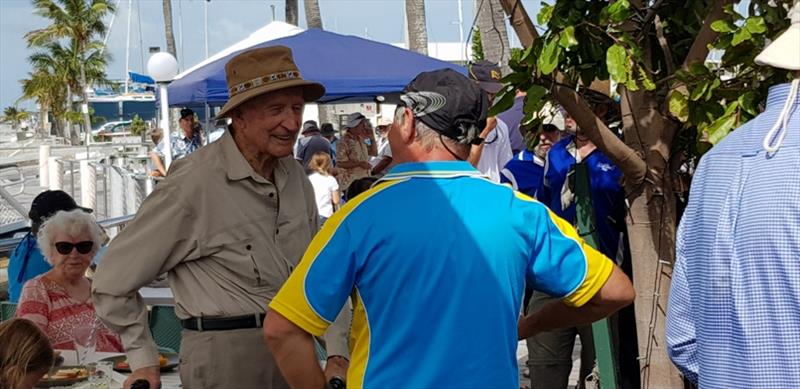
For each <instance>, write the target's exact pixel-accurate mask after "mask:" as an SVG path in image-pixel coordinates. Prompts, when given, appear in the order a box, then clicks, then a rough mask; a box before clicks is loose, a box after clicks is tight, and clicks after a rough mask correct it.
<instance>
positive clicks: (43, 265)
mask: <svg viewBox="0 0 800 389" xmlns="http://www.w3.org/2000/svg"><path fill="white" fill-rule="evenodd" d="M73 209H82V210H84V211H86V212H92V210H91V209H89V208H82V207H79V206H78V204H76V203H75V200H73V199H72V197H70V195H68V194H67V193H66V192H64V191H60V190H46V191H44V192H42V193H39V195H38V196H36V198H34V199H33V203H31V210H30V212H28V217H29V218H30V219H31V232H29V233H28V234H27V235H25V237H24V238H22V240H21V241H20V242H19V244H17V247H16V248H14V251H13V252H12V253H11V257H9V260H8V299H9V301H10V302H12V303H17V301H19V296H20V293H21V292H22V286H23V285H24V284H25V282H27V281H28V280H30V279H31V278H34V277H36V276H38V275H39V274H42V273H46V272H47V271H48V270H50V269H52V268H53V266H52V265H50V264H49V263H47V261H46V260H45V259H44V257H43V256H42V252H41V250H40V249H39V246H38V245H37V244H36V234H38V233H39V227H41V226H42V223H43V222H44V221H45V220H46V219H47V218H49V217H50V216H53V215H54V214H55V213H56V212H58V211H71V210H73Z"/></svg>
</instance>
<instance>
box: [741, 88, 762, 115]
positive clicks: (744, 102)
mask: <svg viewBox="0 0 800 389" xmlns="http://www.w3.org/2000/svg"><path fill="white" fill-rule="evenodd" d="M737 101H739V106H741V107H742V109H743V110H745V112H747V113H749V114H751V115H758V103H757V102H756V94H755V92H753V91H747V92H745V93H744V94H743V95H741V96H739V99H738V100H737Z"/></svg>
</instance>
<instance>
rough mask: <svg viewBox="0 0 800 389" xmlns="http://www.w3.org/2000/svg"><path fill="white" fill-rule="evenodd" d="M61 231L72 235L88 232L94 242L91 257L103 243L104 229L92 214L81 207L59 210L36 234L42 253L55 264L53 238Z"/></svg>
mask: <svg viewBox="0 0 800 389" xmlns="http://www.w3.org/2000/svg"><path fill="white" fill-rule="evenodd" d="M59 232H61V233H64V234H67V235H72V236H77V235H82V234H88V235H89V236H90V239H91V240H92V242H94V245H92V251H91V252H89V256H91V257H94V254H95V253H96V252H97V250H99V249H100V245H102V244H103V230H102V229H101V228H100V226H99V225H97V222H96V221H95V220H94V217H93V216H92V215H91V214H89V213H86V212H84V211H82V210H80V209H74V210H72V211H58V212H56V214H55V215H53V216H51V217H49V218H48V219H47V220H45V221H44V224H42V227H41V228H40V229H39V234H38V235H37V236H36V242H37V243H38V244H39V249H41V250H42V255H44V258H45V260H47V262H48V263H49V264H51V265H55V264H54V263H53V259H52V257H53V254H55V251H54V250H55V247H54V245H55V243H56V242H53V239H54V238H55V236H56V234H58V233H59Z"/></svg>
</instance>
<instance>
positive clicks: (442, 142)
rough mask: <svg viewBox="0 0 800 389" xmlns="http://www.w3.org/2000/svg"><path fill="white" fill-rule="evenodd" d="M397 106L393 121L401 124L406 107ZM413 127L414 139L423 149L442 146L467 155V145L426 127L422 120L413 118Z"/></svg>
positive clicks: (429, 149)
mask: <svg viewBox="0 0 800 389" xmlns="http://www.w3.org/2000/svg"><path fill="white" fill-rule="evenodd" d="M397 108H398V109H397V110H396V111H395V112H394V121H395V123H397V124H399V125H403V124H404V123H405V119H406V117H405V110H406V107H402V106H400V107H397ZM414 129H415V132H416V136H415V138H414V139H415V140H416V141H417V142H418V143H419V144H420V146H422V147H423V148H424V149H425V151H428V152H430V151H431V150H433V149H434V148H442V149H445V150H448V151H450V152H451V153H455V154H456V155H459V156H461V157H463V158H466V156H467V155H469V149H470V146H469V145H463V144H460V143H458V142H456V141H454V140H452V139H450V138H448V137H446V136H443V135H441V134H440V133H439V132H437V131H436V130H434V129H432V128H430V127H428V125H427V124H425V123H423V122H422V120H415V126H414Z"/></svg>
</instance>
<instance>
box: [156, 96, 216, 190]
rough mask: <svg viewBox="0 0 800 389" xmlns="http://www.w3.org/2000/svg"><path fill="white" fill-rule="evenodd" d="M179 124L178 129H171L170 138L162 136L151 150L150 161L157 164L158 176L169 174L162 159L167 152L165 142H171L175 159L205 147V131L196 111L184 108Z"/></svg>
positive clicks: (173, 158)
mask: <svg viewBox="0 0 800 389" xmlns="http://www.w3.org/2000/svg"><path fill="white" fill-rule="evenodd" d="M178 124H179V125H180V128H179V129H178V131H171V132H170V136H169V137H168V138H167V137H164V138H161V142H159V143H158V145H156V148H155V149H153V151H151V152H150V161H151V162H152V163H153V166H155V170H154V171H153V173H154V174H155V175H156V176H161V177H164V176H166V175H167V169H166V167H164V162H163V161H162V158H164V153H166V152H167V150H166V147H167V146H166V143H165V142H170V143H169V144H170V152H171V153H172V160H173V161H177V160H179V159H182V158H186V157H187V156H188V155H189V154H191V153H193V152H195V150H197V149H199V148H201V147H203V133H202V132H203V131H202V128H201V127H200V124H199V123H197V121H196V120H195V115H194V111H192V110H191V109H189V108H184V109H182V110H181V117H180V119H179V120H178Z"/></svg>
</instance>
